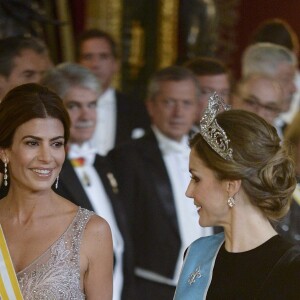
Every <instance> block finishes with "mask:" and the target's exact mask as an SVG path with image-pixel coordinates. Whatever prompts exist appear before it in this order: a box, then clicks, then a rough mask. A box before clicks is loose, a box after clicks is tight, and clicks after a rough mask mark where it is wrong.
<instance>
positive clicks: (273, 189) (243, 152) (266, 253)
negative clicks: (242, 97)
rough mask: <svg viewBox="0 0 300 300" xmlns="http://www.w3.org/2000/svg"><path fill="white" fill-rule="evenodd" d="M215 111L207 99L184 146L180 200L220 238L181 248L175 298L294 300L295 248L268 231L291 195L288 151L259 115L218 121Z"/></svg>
mask: <svg viewBox="0 0 300 300" xmlns="http://www.w3.org/2000/svg"><path fill="white" fill-rule="evenodd" d="M222 105H223V103H222V101H221V100H220V99H219V97H218V96H217V95H214V96H213V97H211V98H210V100H209V105H208V108H207V109H206V110H205V112H204V116H203V118H202V120H201V122H200V132H199V133H198V134H197V135H195V136H194V137H193V138H192V140H191V141H190V146H191V154H190V166H189V168H190V173H191V181H190V184H189V186H188V189H187V191H186V195H187V196H188V197H190V198H192V199H193V200H194V204H195V206H196V209H197V210H198V214H199V224H200V225H201V226H222V227H223V228H224V233H221V234H218V235H213V236H210V237H205V238H200V239H198V240H196V241H195V242H194V243H193V244H192V245H191V246H190V247H189V248H188V251H187V253H186V257H185V263H184V266H183V269H182V273H181V277H180V280H179V283H178V286H177V290H176V293H175V299H176V300H179V299H180V300H183V299H188V300H193V299H243V300H244V299H299V284H298V281H299V276H300V250H299V248H297V246H293V245H292V244H290V243H288V242H286V241H285V240H284V239H283V238H282V237H280V236H279V235H278V234H277V233H276V231H275V230H274V229H273V226H272V225H271V221H273V220H278V219H279V218H281V217H282V216H284V215H285V214H286V212H287V211H288V209H289V206H290V200H291V195H292V193H293V191H294V189H295V184H296V179H295V166H294V163H293V160H292V158H291V155H290V150H289V148H288V147H287V146H286V145H285V144H284V143H281V141H280V139H279V137H278V135H277V132H276V130H275V128H274V127H272V126H271V125H270V124H268V123H267V122H266V121H264V120H263V119H262V118H261V117H259V116H257V115H256V114H254V113H250V112H246V111H240V110H228V111H224V112H221V113H220V114H218V115H217V113H218V110H219V108H220V107H221V106H222ZM223 107H224V106H223ZM225 108H226V107H225Z"/></svg>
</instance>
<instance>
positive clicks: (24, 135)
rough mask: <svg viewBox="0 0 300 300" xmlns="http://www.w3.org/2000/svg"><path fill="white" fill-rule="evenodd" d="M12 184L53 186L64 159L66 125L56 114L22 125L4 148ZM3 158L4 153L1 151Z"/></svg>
mask: <svg viewBox="0 0 300 300" xmlns="http://www.w3.org/2000/svg"><path fill="white" fill-rule="evenodd" d="M3 153H5V154H4V155H5V158H6V159H7V161H8V169H9V180H10V181H11V188H12V187H13V186H19V187H22V188H23V189H24V188H25V189H28V190H31V191H41V190H45V189H50V188H51V186H52V184H53V182H54V181H55V179H56V177H57V176H58V175H59V172H60V170H61V167H62V164H63V162H64V159H65V149H64V127H63V124H62V122H61V121H60V120H58V119H54V118H45V119H42V118H36V119H32V120H30V121H28V122H26V123H24V124H22V125H21V126H19V127H18V128H17V130H16V132H15V134H14V138H13V143H12V146H11V147H10V148H9V149H4V150H3ZM2 159H3V154H2Z"/></svg>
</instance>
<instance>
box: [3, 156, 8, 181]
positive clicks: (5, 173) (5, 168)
mask: <svg viewBox="0 0 300 300" xmlns="http://www.w3.org/2000/svg"><path fill="white" fill-rule="evenodd" d="M3 179H4V186H7V179H8V175H7V162H6V160H5V161H4V177H3Z"/></svg>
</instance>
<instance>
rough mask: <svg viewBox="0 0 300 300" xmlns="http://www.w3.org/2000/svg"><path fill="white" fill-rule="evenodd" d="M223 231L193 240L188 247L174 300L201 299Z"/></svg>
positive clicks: (209, 279)
mask: <svg viewBox="0 0 300 300" xmlns="http://www.w3.org/2000/svg"><path fill="white" fill-rule="evenodd" d="M223 242H224V233H223V232H222V233H219V234H215V235H211V236H207V237H203V238H200V239H198V240H196V241H194V242H193V243H192V244H191V246H190V247H189V248H188V251H187V254H186V257H185V260H184V264H183V267H182V270H181V274H180V277H179V281H178V284H177V287H176V292H175V295H174V300H203V299H205V298H206V295H207V291H208V288H209V285H210V283H211V279H212V272H213V268H214V264H215V260H216V257H217V254H218V252H219V249H220V247H221V245H222V243H223Z"/></svg>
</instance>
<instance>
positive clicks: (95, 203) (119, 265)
mask: <svg viewBox="0 0 300 300" xmlns="http://www.w3.org/2000/svg"><path fill="white" fill-rule="evenodd" d="M96 151H97V150H96V149H95V148H93V147H91V145H90V143H84V144H83V145H81V146H80V145H77V144H71V145H70V148H69V151H68V158H69V159H76V158H79V157H83V158H84V159H85V163H84V165H83V166H79V167H75V168H74V170H75V172H76V174H77V177H78V178H79V180H80V181H81V183H82V186H83V188H84V190H85V192H86V194H87V196H88V198H89V200H90V202H91V205H92V207H93V209H94V211H95V212H96V214H97V215H99V216H101V217H103V218H104V219H105V220H106V221H107V222H108V224H109V226H110V228H111V232H112V239H113V250H114V254H115V258H116V260H115V261H116V262H115V266H114V274H113V300H120V299H121V294H122V287H123V281H124V279H123V252H124V241H123V238H122V235H121V233H120V230H119V228H118V225H117V222H116V218H115V216H114V212H113V208H112V206H111V203H110V200H109V198H108V196H107V194H106V191H105V189H104V186H103V183H102V181H101V178H100V177H99V175H98V173H97V171H96V169H95V168H94V166H93V164H94V161H95V156H96Z"/></svg>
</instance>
